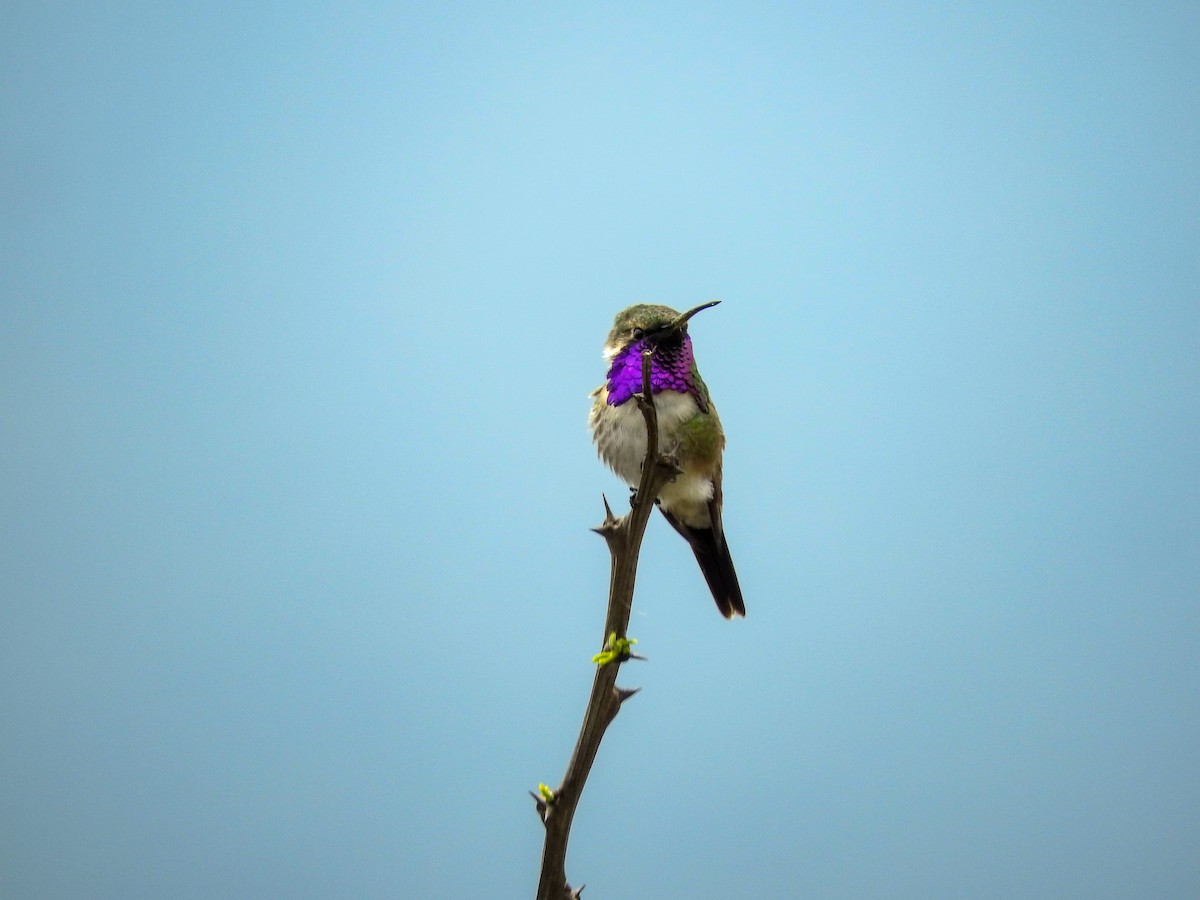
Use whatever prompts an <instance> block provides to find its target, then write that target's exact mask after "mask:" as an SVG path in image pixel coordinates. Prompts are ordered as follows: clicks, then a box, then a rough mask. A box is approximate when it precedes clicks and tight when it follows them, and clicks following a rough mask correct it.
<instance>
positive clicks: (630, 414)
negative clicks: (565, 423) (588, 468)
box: [590, 388, 713, 518]
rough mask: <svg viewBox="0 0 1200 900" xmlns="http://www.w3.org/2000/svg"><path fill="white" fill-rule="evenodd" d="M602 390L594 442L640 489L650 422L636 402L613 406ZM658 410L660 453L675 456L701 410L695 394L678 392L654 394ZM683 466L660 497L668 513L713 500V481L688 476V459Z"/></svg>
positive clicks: (593, 419) (596, 409)
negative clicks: (682, 432)
mask: <svg viewBox="0 0 1200 900" xmlns="http://www.w3.org/2000/svg"><path fill="white" fill-rule="evenodd" d="M603 390H604V389H603V388H600V389H598V391H597V395H598V396H597V398H596V403H595V405H594V406H593V407H592V415H591V423H590V424H591V427H592V439H593V440H594V441H595V442H596V448H597V450H598V451H599V453H600V458H601V459H603V460H604V461H605V462H606V463H607V464H608V465H609V466H610V467H611V468H612V470H613V471H614V472H616V473H617V475H619V476H620V477H621V478H622V479H624V480H625V482H626V483H627V484H629V485H630V486H632V487H636V486H637V484H638V482H639V481H640V480H641V477H642V463H643V462H645V459H646V420H645V418H644V417H643V416H642V411H641V410H640V409H638V405H637V403H636V401H632V400H631V401H628V402H626V403H622V404H621V405H620V406H609V405H608V404H607V403H606V402H604V399H603V397H602V396H600V392H602V391H603ZM654 406H655V408H656V411H657V412H658V435H659V437H658V441H659V451H660V452H662V453H676V452H677V451H678V449H679V440H678V433H679V428H680V425H681V424H682V423H684V422H686V421H687V420H688V419H690V418H692V416H694V415H696V414H697V413H698V412H699V411H700V407H698V406H697V405H696V400H695V398H694V397H692V396H691V395H690V394H680V393H677V392H675V391H663V392H662V393H659V394H655V395H654ZM680 468H682V469H683V471H682V472H681V473H680V474H679V475H678V476H677V477H676V478H675V480H674V481H671V482H669V483H668V484H666V485H665V486H664V487H663V489H662V491H661V492H660V493H659V500H660V501H661V503H662V506H663V507H664V508H666V509H671V508H672V507H676V506H682V507H688V508H695V507H696V506H700V507H701V508H703V506H704V505H705V504H707V503H708V501H709V500H711V499H712V495H713V484H712V479H711V478H709V477H708V476H707V475H701V474H699V473H697V472H689V471H688V465H687V460H686V459H681V460H680ZM705 513H706V511H705ZM705 518H707V515H706V514H705Z"/></svg>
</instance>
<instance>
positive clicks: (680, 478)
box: [588, 300, 746, 619]
mask: <svg viewBox="0 0 1200 900" xmlns="http://www.w3.org/2000/svg"><path fill="white" fill-rule="evenodd" d="M720 302H721V301H719V300H713V301H711V302H709V303H704V304H701V305H700V306H697V307H694V308H693V309H689V310H688V311H687V312H685V313H678V312H676V311H675V310H673V309H671V308H670V307H669V306H658V305H656V304H648V303H639V304H637V305H636V306H631V307H629V308H628V309H624V310H622V311H621V312H619V313H617V317H616V320H615V321H614V322H613V327H612V331H610V332H609V333H608V340H607V341H605V344H604V357H605V359H606V360H608V363H609V368H608V378H607V379H606V381H605V383H604V384H602V385H600V387H598V388H596V390H594V391H592V394H591V396H592V398H593V400H592V411H591V415H590V416H589V417H588V424H589V425H590V427H591V430H592V440H593V441H594V442H595V444H596V451H597V453H598V454H599V456H600V458H601V459H602V460H604V462H605V463H607V464H608V466H609V467H610V468H611V469H612V470H613V471H614V472H616V473H617V475H618V476H620V477H621V478H622V479H623V480H624V481H625V482H626V483H628V484H629V485H630V486H631V487H636V486H637V484H638V482H639V481H640V480H641V473H642V463H643V462H644V461H645V459H646V420H645V419H644V418H643V416H642V413H641V410H639V409H638V405H637V401H636V400H634V399H633V395H634V394H637V393H641V390H642V351H643V350H644V349H646V348H647V347H648V348H650V349H651V350H652V356H651V362H650V393H651V394H652V395H653V397H654V407H655V410H656V412H657V414H658V446H659V450H660V451H662V452H663V453H667V454H672V455H674V456H675V458H676V459H677V461H678V465H679V469H680V472H679V474H678V475H677V476H676V477H675V478H674V479H673V480H671V481H669V482H668V483H667V484H666V485H664V486H663V488H662V490H661V491H660V492H659V495H658V497H657V498H656V499H657V503H658V508H659V510H660V511H661V512H662V514H663V515H664V516H665V517H666V519H667V521H668V522H670V523H671V526H672V527H673V528H674V529H675V530H676V531H678V532H679V533H680V534H681V535H683V538H684V540H686V541H687V542H688V544H689V545H690V546H691V548H692V552H693V553H694V554H696V561H697V562H698V563H699V564H700V571H701V572H702V573H704V580H705V581H707V582H708V587H709V590H711V591H712V595H713V599H714V600H716V601H717V609H718V610H720V612H721V615H723V616H724V617H725V618H727V619H729V618H732V617H733V616H735V615H738V616H744V615H746V605H745V604H744V603H743V602H742V589H741V588H740V587H739V586H738V580H737V573H736V572H735V571H734V569H733V560H732V559H731V558H730V556H729V547H728V546H727V545H726V544H725V532H724V530H723V529H722V527H721V501H722V496H721V451H722V450H724V449H725V432H724V431H722V430H721V420H720V419H718V418H717V409H716V407H715V406H713V403H712V400H711V398H710V397H709V396H708V388H707V387H706V386H705V384H704V381H703V380H702V379H701V378H700V373H699V371H698V370H697V369H696V360H695V357H694V355H693V353H692V339H691V337H689V336H688V320H689V319H691V317H692V316H694V315H695V314H696V313H698V312H700V311H701V310H705V309H708V308H710V307H713V306H716V305H717V304H718V303H720Z"/></svg>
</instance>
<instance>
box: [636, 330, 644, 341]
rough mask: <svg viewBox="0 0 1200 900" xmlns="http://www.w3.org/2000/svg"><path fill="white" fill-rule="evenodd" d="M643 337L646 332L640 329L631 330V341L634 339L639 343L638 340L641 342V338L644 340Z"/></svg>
mask: <svg viewBox="0 0 1200 900" xmlns="http://www.w3.org/2000/svg"><path fill="white" fill-rule="evenodd" d="M645 336H646V332H645V331H643V330H642V329H641V328H635V329H633V339H634V340H635V341H640V340H641V339H642V338H644V337H645Z"/></svg>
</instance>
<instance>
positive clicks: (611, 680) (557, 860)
mask: <svg viewBox="0 0 1200 900" xmlns="http://www.w3.org/2000/svg"><path fill="white" fill-rule="evenodd" d="M651 354H652V351H651V350H650V349H646V350H643V351H642V393H641V394H639V395H637V403H638V408H639V409H641V411H642V416H643V417H644V418H645V420H646V459H645V461H644V462H643V464H642V477H641V481H640V483H639V484H638V488H637V494H636V497H635V500H634V503H633V506H632V508H631V509H630V511H629V512H628V513H627V514H626V515H624V516H622V517H621V518H620V519H617V518H614V517H613V514H612V510H611V509H610V508H609V505H608V500H607V499H606V500H605V501H604V512H605V517H604V522H603V523H602V524H601V525H600V526H599V527H597V528H594V529H592V530H593V531H596V532H597V533H598V534H601V535H602V536H603V537H604V539H605V540H606V541H607V543H608V549H609V554H610V556H611V566H610V570H609V583H608V612H607V615H606V616H605V620H604V633H603V634H602V635H601V638H600V642H601V649H604V648H605V646H606V644H607V642H608V640H609V637H610V635H615V636H616V638H617V639H622V638H626V637H628V635H627V631H628V629H629V615H630V611H631V609H632V605H633V589H634V583H635V581H636V579H637V564H638V554H639V552H640V551H641V547H642V536H643V535H644V534H645V533H646V523H647V521H649V519H650V511H651V510H652V509H653V508H654V499H655V498H656V497H657V496H658V492H659V491H660V490H662V487H663V485H665V484H666V483H667V482H668V481H670V480H671V479H672V478H674V477H675V475H676V474H678V468H677V467H676V465H675V462H674V460H672V459H668V458H667V457H664V456H660V455H659V449H658V437H659V435H658V415H657V412H656V410H655V408H654V400H653V394H652V393H651V385H650V360H651ZM628 658H633V656H632V655H629V656H626V657H624V658H622V657H620V656H618V657H617V658H616V659H614V660H613V661H612V662H610V663H608V664H606V665H597V666H596V676H595V678H594V679H593V681H592V692H591V695H590V696H589V698H588V704H587V709H586V710H585V711H584V715H583V725H582V727H581V728H580V730H579V739H578V740H577V741H576V743H575V752H574V753H573V754H572V755H571V761H570V763H568V765H567V771H566V774H565V775H564V776H563V780H562V784H561V785H560V786H559V788H558V789H557V790H556V791H554V792H553V794H552V796H553V799H551V800H549V801H547V800H545V799H543V797H542V796H541V795H539V794H533V797H534V800H535V801H536V804H537V811H538V814H539V816H541V818H542V821H543V823H544V824H545V826H546V842H545V846H544V848H543V850H542V872H541V878H540V880H539V881H538V892H537V900H572V898H578V897H579V894H580V891H582V890H583V888H582V887H580V888H578V889H575V890H573V889H572V888H571V886H570V885H569V884H568V883H567V876H566V860H567V842H568V840H569V839H570V836H571V821H572V819H573V818H574V816H575V809H576V807H577V806H578V805H579V798H580V796H581V795H582V794H583V788H584V784H585V783H586V782H587V778H588V774H589V773H590V772H591V770H592V764H593V763H594V762H595V759H596V753H597V751H598V750H599V749H600V742H601V741H602V740H603V739H604V733H605V731H606V730H607V729H608V726H609V724H610V723H611V722H612V720H613V719H615V718H616V716H617V713H618V712H619V711H620V708H621V704H622V703H624V702H625V701H626V700H628V699H629V698H630V697H632V696H633V695H634V694H636V693H637V690H638V689H637V688H634V689H632V690H629V689H625V688H618V687H617V673H618V672H619V671H620V668H621V664H622V663H623V662H624V661H625V659H628ZM530 793H533V792H532V791H531V792H530Z"/></svg>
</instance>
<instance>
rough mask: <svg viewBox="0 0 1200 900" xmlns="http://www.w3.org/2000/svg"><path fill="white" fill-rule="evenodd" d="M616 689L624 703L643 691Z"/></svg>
mask: <svg viewBox="0 0 1200 900" xmlns="http://www.w3.org/2000/svg"><path fill="white" fill-rule="evenodd" d="M616 691H617V703H624V702H625V701H626V700H628V699H629V698H630V697H632V696H633V695H634V694H636V693H638V692H639V691H641V688H622V687H619V688H617V689H616ZM530 793H532V791H531V792H530Z"/></svg>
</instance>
